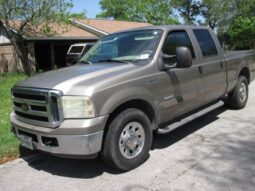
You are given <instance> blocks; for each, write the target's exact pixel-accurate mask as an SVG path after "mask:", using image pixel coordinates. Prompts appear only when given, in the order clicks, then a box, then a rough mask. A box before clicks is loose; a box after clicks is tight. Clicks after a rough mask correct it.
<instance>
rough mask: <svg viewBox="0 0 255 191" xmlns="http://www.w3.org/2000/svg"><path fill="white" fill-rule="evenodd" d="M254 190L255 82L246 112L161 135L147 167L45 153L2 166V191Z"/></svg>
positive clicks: (220, 114) (219, 114)
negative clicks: (125, 167) (120, 167)
mask: <svg viewBox="0 0 255 191" xmlns="http://www.w3.org/2000/svg"><path fill="white" fill-rule="evenodd" d="M51 190H54V191H58V190H59V191H65V190H70V191H76V190H82V191H97V190H103V191H108V190H113V191H114V190H116V191H122V190H123V191H136V190H141V191H145V190H163V191H164V190H178V191H179V190H185V191H192V190H201V191H205V190H206V191H209V190H215V191H219V190H220V191H224V190H231V191H235V190H245V191H248V190H251V191H254V190H255V83H253V84H252V85H251V86H250V98H249V102H248V105H247V107H246V108H245V109H243V110H239V111H235V110H227V108H225V107H221V108H219V109H217V110H215V111H213V112H211V113H209V114H207V115H205V116H203V117H201V118H199V119H197V120H195V121H193V122H191V123H189V124H187V125H185V126H183V127H180V128H179V129H177V130H175V131H173V132H171V133H170V134H167V135H157V136H156V137H155V141H154V148H153V150H152V151H151V152H150V157H149V159H148V160H147V162H146V163H144V164H143V165H142V166H140V167H139V168H137V169H135V170H133V171H130V172H127V173H120V172H118V171H115V170H112V169H111V168H108V167H107V166H105V165H104V164H103V163H102V162H101V161H100V160H99V159H96V160H70V159H60V158H56V157H52V156H47V155H44V154H37V155H36V156H33V157H29V158H23V159H17V160H15V161H12V162H9V163H7V164H4V165H0V191H51Z"/></svg>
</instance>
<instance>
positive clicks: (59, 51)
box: [0, 19, 151, 73]
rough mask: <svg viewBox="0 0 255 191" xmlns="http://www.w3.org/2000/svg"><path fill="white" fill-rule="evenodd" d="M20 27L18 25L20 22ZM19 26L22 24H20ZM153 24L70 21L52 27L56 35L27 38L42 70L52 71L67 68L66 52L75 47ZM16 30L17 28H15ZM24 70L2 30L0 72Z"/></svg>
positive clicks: (28, 35)
mask: <svg viewBox="0 0 255 191" xmlns="http://www.w3.org/2000/svg"><path fill="white" fill-rule="evenodd" d="M16 24H17V23H16ZM17 25H18V24H17ZM150 25H151V24H149V23H142V22H127V21H116V20H105V19H82V20H74V19H70V24H57V25H54V24H52V25H51V28H52V29H53V31H56V33H55V34H53V35H50V36H46V35H43V34H40V32H39V30H38V29H34V30H33V31H26V33H25V35H24V39H25V41H26V44H27V47H28V48H29V52H30V57H31V59H34V60H35V61H36V64H37V69H39V70H43V71H45V70H51V69H55V68H61V67H65V66H66V53H67V51H68V48H69V47H70V45H71V44H74V43H86V42H88V43H90V42H96V41H97V40H98V39H99V38H100V37H102V36H104V35H107V34H110V33H114V32H118V31H122V30H126V29H132V28H138V27H145V26H150ZM13 28H14V30H15V27H13ZM20 70H22V67H21V63H20V61H19V59H18V58H17V55H16V54H15V51H14V48H13V45H12V44H11V42H10V41H9V39H8V37H7V35H6V33H5V31H4V28H3V27H0V73H3V72H13V71H20Z"/></svg>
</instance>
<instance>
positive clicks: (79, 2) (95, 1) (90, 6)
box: [72, 0, 100, 18]
mask: <svg viewBox="0 0 255 191" xmlns="http://www.w3.org/2000/svg"><path fill="white" fill-rule="evenodd" d="M99 1H100V0H72V2H73V5H74V7H73V9H72V12H73V13H79V12H82V11H83V10H86V16H87V17H88V18H95V17H96V15H97V14H98V13H100V6H99Z"/></svg>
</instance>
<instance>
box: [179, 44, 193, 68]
mask: <svg viewBox="0 0 255 191" xmlns="http://www.w3.org/2000/svg"><path fill="white" fill-rule="evenodd" d="M176 60H177V65H176V67H177V68H189V67H191V66H192V55H191V51H190V49H189V48H187V47H184V46H181V47H178V48H176Z"/></svg>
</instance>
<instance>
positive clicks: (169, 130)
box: [158, 101, 224, 134]
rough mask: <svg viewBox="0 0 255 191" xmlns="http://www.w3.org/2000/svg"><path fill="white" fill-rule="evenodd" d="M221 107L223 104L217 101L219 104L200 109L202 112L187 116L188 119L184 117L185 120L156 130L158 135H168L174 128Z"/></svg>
mask: <svg viewBox="0 0 255 191" xmlns="http://www.w3.org/2000/svg"><path fill="white" fill-rule="evenodd" d="M223 105H224V102H223V101H219V102H217V103H215V104H213V105H211V106H209V107H207V108H205V109H202V110H200V111H198V112H196V113H194V114H192V115H189V116H188V117H185V118H183V119H181V120H180V121H177V122H174V123H172V124H170V125H168V126H166V127H164V128H160V129H158V134H166V133H169V132H171V131H173V130H175V129H176V128H178V127H180V126H183V125H185V124H187V123H189V122H191V121H193V120H194V119H197V118H199V117H201V116H203V115H205V114H207V113H209V112H211V111H213V110H215V109H217V108H219V107H221V106H223Z"/></svg>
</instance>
